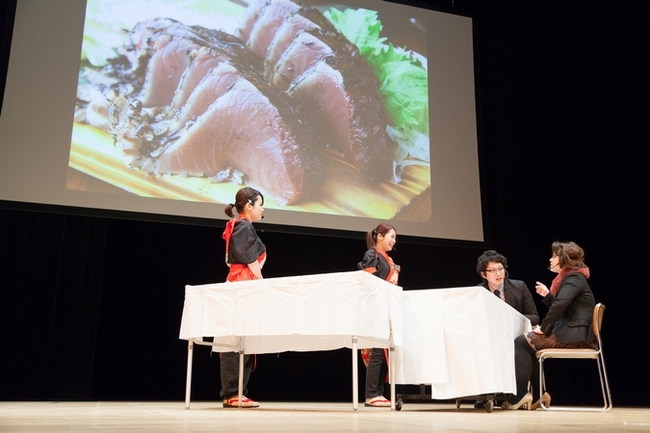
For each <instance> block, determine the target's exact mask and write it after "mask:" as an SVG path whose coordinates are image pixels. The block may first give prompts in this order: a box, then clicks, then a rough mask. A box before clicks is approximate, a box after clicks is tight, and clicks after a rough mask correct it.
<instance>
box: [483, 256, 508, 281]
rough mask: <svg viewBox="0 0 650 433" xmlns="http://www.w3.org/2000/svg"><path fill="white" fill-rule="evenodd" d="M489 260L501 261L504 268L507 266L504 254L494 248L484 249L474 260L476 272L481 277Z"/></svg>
mask: <svg viewBox="0 0 650 433" xmlns="http://www.w3.org/2000/svg"><path fill="white" fill-rule="evenodd" d="M490 262H494V263H501V264H502V265H503V267H504V268H507V267H508V259H506V256H504V255H503V254H499V253H497V252H496V251H494V250H487V251H484V252H483V254H481V256H480V257H479V258H478V261H477V262H476V272H478V274H479V275H480V276H481V278H483V272H485V270H486V269H487V267H488V264H489V263H490Z"/></svg>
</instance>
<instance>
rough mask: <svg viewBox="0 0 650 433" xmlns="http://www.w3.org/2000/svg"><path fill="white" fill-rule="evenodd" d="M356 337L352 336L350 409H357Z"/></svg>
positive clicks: (357, 358) (357, 361) (357, 370)
mask: <svg viewBox="0 0 650 433" xmlns="http://www.w3.org/2000/svg"><path fill="white" fill-rule="evenodd" d="M357 343H358V341H357V337H352V409H353V410H354V411H355V412H356V411H358V410H359V365H358V363H359V357H358V354H357V350H358V348H357Z"/></svg>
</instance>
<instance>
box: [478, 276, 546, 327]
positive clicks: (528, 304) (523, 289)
mask: <svg viewBox="0 0 650 433" xmlns="http://www.w3.org/2000/svg"><path fill="white" fill-rule="evenodd" d="M482 286H483V287H485V288H486V289H488V290H490V287H489V285H488V282H487V281H484V282H483V284H482ZM503 296H504V297H505V298H506V303H507V304H508V305H510V306H511V307H512V308H514V309H515V310H517V311H519V312H520V313H521V314H523V315H524V316H526V317H527V318H528V320H530V323H531V325H533V326H535V325H537V324H538V323H539V313H538V312H537V307H536V306H535V301H534V300H533V295H532V294H531V293H530V290H528V286H526V283H524V282H523V281H520V280H510V279H508V278H506V279H505V280H504V281H503Z"/></svg>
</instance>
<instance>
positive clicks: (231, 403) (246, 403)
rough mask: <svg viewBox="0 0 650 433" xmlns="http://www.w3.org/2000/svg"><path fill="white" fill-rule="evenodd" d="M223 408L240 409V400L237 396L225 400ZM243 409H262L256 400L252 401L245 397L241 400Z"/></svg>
mask: <svg viewBox="0 0 650 433" xmlns="http://www.w3.org/2000/svg"><path fill="white" fill-rule="evenodd" d="M223 407H235V408H237V407H239V398H238V397H237V396H235V397H230V398H224V399H223ZM241 407H242V408H251V407H260V404H259V403H258V402H256V401H255V400H251V399H250V398H248V397H246V396H245V395H243V396H242V398H241Z"/></svg>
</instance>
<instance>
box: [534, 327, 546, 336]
mask: <svg viewBox="0 0 650 433" xmlns="http://www.w3.org/2000/svg"><path fill="white" fill-rule="evenodd" d="M533 332H534V333H535V334H539V335H544V332H542V328H540V327H539V325H535V327H534V328H533Z"/></svg>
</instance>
